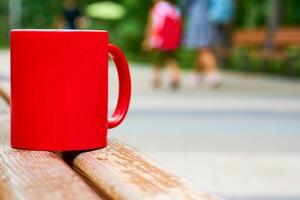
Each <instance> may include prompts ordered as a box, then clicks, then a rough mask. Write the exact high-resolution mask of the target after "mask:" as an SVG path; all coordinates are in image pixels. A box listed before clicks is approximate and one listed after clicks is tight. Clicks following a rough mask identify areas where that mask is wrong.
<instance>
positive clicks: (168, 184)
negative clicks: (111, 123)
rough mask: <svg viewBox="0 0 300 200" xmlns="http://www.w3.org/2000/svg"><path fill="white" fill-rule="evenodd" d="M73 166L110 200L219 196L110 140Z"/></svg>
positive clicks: (207, 199)
mask: <svg viewBox="0 0 300 200" xmlns="http://www.w3.org/2000/svg"><path fill="white" fill-rule="evenodd" d="M73 168H74V169H75V170H76V171H77V172H78V173H80V174H81V175H82V176H84V177H85V178H86V179H88V180H89V182H90V183H91V184H92V185H93V186H94V187H95V188H97V189H98V192H100V193H102V194H103V195H105V196H108V197H110V198H111V199H118V200H122V199H130V200H131V199H136V200H142V199H151V200H152V199H172V200H174V199H200V200H214V199H220V198H218V197H215V196H213V195H211V194H209V193H206V192H200V191H198V190H195V189H194V188H193V187H191V186H190V185H189V184H188V183H186V182H185V181H184V180H183V179H181V178H179V177H177V176H175V175H174V174H172V173H170V172H169V171H167V170H165V169H163V168H162V167H160V166H159V165H158V164H157V163H156V162H154V161H152V160H151V159H149V158H146V157H145V156H144V155H143V154H142V153H140V152H138V151H137V150H135V149H133V148H131V147H129V146H127V145H125V144H123V143H122V142H120V141H118V140H115V139H112V140H109V145H108V147H106V148H103V149H99V150H95V151H90V152H85V153H81V154H79V155H78V156H77V157H76V158H75V159H74V160H73Z"/></svg>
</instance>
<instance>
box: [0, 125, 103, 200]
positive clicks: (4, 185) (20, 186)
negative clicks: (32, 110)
mask: <svg viewBox="0 0 300 200" xmlns="http://www.w3.org/2000/svg"><path fill="white" fill-rule="evenodd" d="M1 130H2V131H3V130H7V129H4V128H3V126H2V128H1ZM7 135H8V134H7V133H6V134H3V133H2V134H0V199H1V200H14V199H20V200H23V199H24V200H43V199H45V200H48V199H49V200H60V199H72V200H81V199H82V200H90V199H91V200H98V199H102V198H100V196H99V195H98V194H97V193H96V192H95V191H94V190H92V189H91V187H90V186H89V185H88V184H87V183H85V182H84V181H83V179H82V178H81V177H80V176H79V175H77V174H76V173H75V172H74V171H73V170H72V169H71V168H70V167H69V166H68V165H67V164H65V162H64V161H63V160H62V159H61V158H59V157H58V156H57V155H56V154H54V153H52V152H47V151H27V150H16V149H12V148H11V147H10V145H9V144H8V140H9V139H8V136H7Z"/></svg>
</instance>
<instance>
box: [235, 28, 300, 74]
mask: <svg viewBox="0 0 300 200" xmlns="http://www.w3.org/2000/svg"><path fill="white" fill-rule="evenodd" d="M267 37H268V35H267V32H266V29H256V30H239V31H236V32H235V33H234V35H233V45H234V47H249V48H250V49H251V50H250V52H244V54H243V55H242V56H243V60H244V64H245V66H244V67H247V64H249V58H251V57H252V58H253V57H254V58H260V59H263V60H264V61H265V66H266V71H268V64H269V63H270V61H271V60H272V59H281V60H283V61H284V62H285V71H286V74H287V75H293V69H292V65H293V64H294V61H295V59H296V58H297V57H298V56H299V55H289V54H288V53H287V48H288V47H295V46H296V47H300V28H287V27H280V28H278V30H277V31H276V32H275V34H274V36H273V39H271V40H272V42H271V43H272V45H271V47H270V48H268V49H266V48H264V44H265V42H266V39H267Z"/></svg>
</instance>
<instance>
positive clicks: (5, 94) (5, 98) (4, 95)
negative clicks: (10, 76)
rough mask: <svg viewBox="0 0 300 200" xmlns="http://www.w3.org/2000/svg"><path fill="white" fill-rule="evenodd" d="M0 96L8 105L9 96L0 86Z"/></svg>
mask: <svg viewBox="0 0 300 200" xmlns="http://www.w3.org/2000/svg"><path fill="white" fill-rule="evenodd" d="M0 97H2V98H3V99H4V101H5V102H6V103H7V104H8V105H10V96H9V95H8V94H7V93H6V92H5V91H4V90H3V89H2V88H0Z"/></svg>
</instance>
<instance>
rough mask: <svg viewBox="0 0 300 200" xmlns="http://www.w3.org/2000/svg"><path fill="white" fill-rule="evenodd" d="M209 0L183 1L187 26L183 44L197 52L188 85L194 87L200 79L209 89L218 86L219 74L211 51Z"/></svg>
mask: <svg viewBox="0 0 300 200" xmlns="http://www.w3.org/2000/svg"><path fill="white" fill-rule="evenodd" d="M210 6H211V1H210V0H185V2H184V11H185V13H186V15H187V25H186V31H185V37H184V43H185V44H186V45H187V47H189V48H192V49H196V50H197V66H196V72H195V74H194V75H193V76H192V77H191V78H190V80H189V85H190V86H191V87H196V86H197V85H198V84H199V82H200V80H201V79H202V75H203V80H204V81H205V83H207V84H208V85H209V86H211V87H216V86H219V85H220V83H221V74H220V71H219V68H218V63H217V59H216V56H215V54H214V52H213V50H212V45H213V43H214V39H215V38H213V24H212V20H211V16H210Z"/></svg>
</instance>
